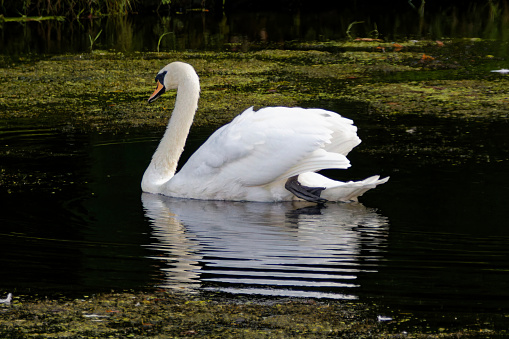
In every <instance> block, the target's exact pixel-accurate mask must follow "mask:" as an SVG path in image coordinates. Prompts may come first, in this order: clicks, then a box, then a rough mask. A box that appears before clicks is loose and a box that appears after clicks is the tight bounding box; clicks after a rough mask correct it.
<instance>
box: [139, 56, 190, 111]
mask: <svg viewBox="0 0 509 339" xmlns="http://www.w3.org/2000/svg"><path fill="white" fill-rule="evenodd" d="M186 80H195V81H198V75H197V74H196V71H195V70H194V68H193V66H191V65H189V64H186V63H184V62H180V61H175V62H172V63H169V64H168V65H166V66H165V67H163V68H162V69H161V70H160V71H159V72H158V73H157V75H156V79H155V81H156V90H155V91H154V93H152V95H151V96H150V98H148V102H149V103H150V102H152V101H154V100H156V99H157V98H159V97H160V96H161V95H162V94H163V93H164V92H166V91H167V90H170V89H177V88H178V86H179V85H180V84H182V83H183V82H184V81H186Z"/></svg>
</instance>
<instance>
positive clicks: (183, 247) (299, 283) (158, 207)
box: [142, 193, 388, 299]
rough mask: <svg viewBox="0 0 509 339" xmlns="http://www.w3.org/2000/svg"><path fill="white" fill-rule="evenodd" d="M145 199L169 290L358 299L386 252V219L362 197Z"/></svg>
mask: <svg viewBox="0 0 509 339" xmlns="http://www.w3.org/2000/svg"><path fill="white" fill-rule="evenodd" d="M142 201H143V206H144V208H145V214H146V216H147V217H148V218H149V220H150V223H151V226H152V229H153V231H152V235H153V237H154V243H153V244H151V245H150V248H151V249H152V250H153V251H154V253H155V254H154V255H153V256H152V257H153V258H154V259H157V260H160V261H163V262H164V268H162V271H163V273H164V277H163V278H162V281H161V283H160V286H161V287H164V288H186V289H190V290H198V289H206V290H217V291H223V292H230V293H249V294H263V295H277V296H301V297H327V298H341V299H354V298H356V296H355V294H354V293H355V292H354V289H352V288H356V287H359V283H358V277H359V274H360V273H362V272H376V268H377V265H378V261H379V260H380V259H381V258H382V257H383V254H384V252H385V250H384V248H385V246H386V237H387V234H388V222H387V218H385V217H383V216H381V215H380V214H378V213H377V212H376V211H374V210H372V209H369V208H366V207H365V206H363V205H362V204H358V203H350V204H330V205H327V206H326V207H320V206H316V205H309V203H306V202H303V203H295V202H294V203H290V202H288V203H252V202H231V201H201V200H188V199H178V198H171V197H165V196H162V195H155V194H148V193H144V194H143V195H142Z"/></svg>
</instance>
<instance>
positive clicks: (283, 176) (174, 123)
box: [141, 62, 389, 202]
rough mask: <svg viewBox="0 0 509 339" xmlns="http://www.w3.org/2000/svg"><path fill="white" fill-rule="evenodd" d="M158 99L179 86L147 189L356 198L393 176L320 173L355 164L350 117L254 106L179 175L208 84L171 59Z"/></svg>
mask: <svg viewBox="0 0 509 339" xmlns="http://www.w3.org/2000/svg"><path fill="white" fill-rule="evenodd" d="M156 82H157V88H156V90H155V91H154V93H153V94H152V95H151V96H150V98H149V99H148V102H152V101H154V100H155V99H157V98H158V97H159V96H160V95H161V94H163V93H164V92H165V91H166V90H169V89H177V98H176V101H175V108H174V110H173V113H172V115H171V118H170V121H169V123H168V127H167V128H166V132H165V133H164V136H163V138H162V139H161V142H160V143H159V146H158V147H157V150H156V151H155V153H154V155H153V157H152V161H151V162H150V165H149V166H148V168H147V169H146V171H145V173H144V175H143V179H142V182H141V187H142V190H143V191H144V192H148V193H158V194H163V195H167V196H172V197H181V198H192V199H202V200H237V201H264V202H271V201H289V200H294V199H305V200H308V201H313V202H325V201H350V200H356V198H357V197H358V196H360V195H362V194H363V193H364V192H366V191H367V190H369V189H371V188H374V187H376V185H379V184H383V183H385V182H386V181H387V180H388V179H389V178H388V177H387V178H384V179H380V177H379V176H373V177H370V178H367V179H364V180H362V181H356V182H353V181H349V182H341V181H335V180H331V179H329V178H326V177H324V176H322V175H320V174H317V173H315V172H316V171H319V170H322V169H326V168H341V169H345V168H348V167H350V162H349V161H348V159H347V158H346V155H347V154H348V152H350V150H352V148H354V147H355V146H357V145H358V144H359V143H360V142H361V140H360V139H359V138H358V137H357V133H356V132H357V128H356V127H355V126H354V125H353V122H352V121H351V120H349V119H346V118H343V117H341V116H340V115H339V114H337V113H334V112H330V111H326V110H322V109H303V108H287V107H268V108H263V109H260V110H258V111H253V109H252V108H248V109H247V110H246V111H244V113H242V114H241V115H239V116H237V117H236V118H235V119H233V120H232V121H231V122H230V123H229V124H227V125H225V126H223V127H221V128H220V129H218V130H217V131H216V132H215V133H214V134H212V135H211V136H210V138H209V139H208V140H207V141H206V142H205V143H204V144H203V145H202V146H201V147H200V148H199V149H198V150H197V151H196V152H195V153H194V154H193V155H192V156H191V157H190V158H189V160H188V161H187V163H186V164H185V165H184V166H183V167H182V168H181V170H180V171H179V172H178V173H175V172H176V169H177V162H178V160H179V158H180V155H181V154H182V151H183V150H184V144H185V142H186V138H187V135H188V133H189V129H190V127H191V124H192V122H193V118H194V114H195V112H196V109H197V107H198V98H199V94H200V83H199V79H198V75H197V74H196V72H195V70H194V68H193V67H192V66H191V65H189V64H186V63H182V62H173V63H170V64H168V65H167V66H166V67H164V68H163V69H162V70H160V71H159V73H158V74H157V76H156Z"/></svg>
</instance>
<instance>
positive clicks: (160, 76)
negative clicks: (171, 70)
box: [155, 71, 166, 85]
mask: <svg viewBox="0 0 509 339" xmlns="http://www.w3.org/2000/svg"><path fill="white" fill-rule="evenodd" d="M165 76H166V71H164V72H162V73H158V74H157V75H156V79H155V81H156V82H158V81H159V82H160V83H161V85H163V84H164V77H165Z"/></svg>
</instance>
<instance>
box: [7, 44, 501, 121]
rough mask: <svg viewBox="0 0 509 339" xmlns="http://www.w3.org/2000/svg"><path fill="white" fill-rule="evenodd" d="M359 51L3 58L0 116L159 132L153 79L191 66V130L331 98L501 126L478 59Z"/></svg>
mask: <svg viewBox="0 0 509 339" xmlns="http://www.w3.org/2000/svg"><path fill="white" fill-rule="evenodd" d="M345 44H346V43H345ZM345 44H344V45H345ZM350 44H353V43H350ZM362 44H363V46H364V47H363V48H360V47H359V48H358V49H359V50H356V51H355V50H348V51H345V52H342V53H340V52H329V51H323V50H262V51H255V52H248V53H233V52H230V53H228V52H224V53H211V52H203V53H200V52H188V53H143V54H141V53H140V54H132V55H123V54H118V53H109V52H105V51H96V52H94V53H92V54H86V55H69V56H58V57H53V58H42V59H39V60H37V59H35V60H22V59H20V60H17V61H12V60H11V61H8V60H1V61H0V66H1V67H0V85H1V86H2V92H1V94H0V107H1V113H0V118H1V119H2V120H4V121H7V122H9V120H11V119H18V118H28V119H38V121H39V123H43V124H47V125H53V126H58V125H69V124H70V125H72V126H76V127H77V128H79V129H85V130H90V129H91V130H118V129H120V130H121V129H125V128H139V127H143V126H145V127H155V126H160V125H164V124H165V123H166V121H167V118H168V114H169V113H170V112H171V109H172V105H173V101H172V100H173V97H174V95H175V94H171V93H170V95H166V98H165V99H164V100H160V101H158V102H156V103H155V104H153V105H148V104H146V101H145V99H146V98H147V96H148V95H149V93H150V92H151V91H152V87H153V77H154V74H156V72H157V71H158V70H159V69H160V68H162V67H163V66H164V65H165V64H166V63H168V62H170V61H173V60H183V61H187V62H189V63H191V64H193V66H194V67H195V68H196V70H197V72H198V74H199V75H200V78H201V86H202V92H201V99H200V108H199V110H198V114H197V118H196V125H205V124H210V123H211V122H212V123H213V124H221V123H225V122H227V121H229V120H230V119H231V118H232V117H234V116H235V115H237V114H238V113H240V112H242V111H243V110H244V109H246V108H248V107H250V106H255V107H259V106H270V105H284V106H297V105H299V106H309V105H311V104H312V103H313V102H314V101H316V100H317V99H320V100H326V99H337V98H345V100H347V101H357V102H359V103H365V104H368V105H370V106H371V109H372V111H374V112H376V113H379V114H435V115H440V116H445V117H447V116H451V115H452V116H457V117H466V118H471V117H483V116H484V117H490V118H507V110H506V108H507V102H508V95H507V84H508V83H507V82H508V79H509V78H508V77H504V76H503V75H499V74H493V73H490V72H489V65H491V64H493V63H495V61H493V62H492V63H488V64H487V63H486V61H487V59H486V58H483V57H482V56H470V59H471V60H474V63H475V62H476V61H477V62H478V64H479V66H478V67H477V68H476V67H475V65H473V63H472V62H469V65H468V67H467V66H462V65H463V64H464V61H463V60H453V59H452V58H453V57H454V55H447V53H446V52H444V51H443V50H442V49H438V48H437V47H436V46H434V45H431V47H429V49H431V52H436V54H430V56H429V57H428V58H430V59H423V55H426V53H428V52H427V51H426V48H425V47H426V46H427V45H426V44H420V45H417V46H419V48H416V47H415V45H416V44H412V45H411V46H412V48H414V49H415V50H416V51H414V52H412V51H410V50H409V48H408V49H405V50H401V51H396V50H395V49H394V48H392V50H391V51H388V48H389V47H387V48H386V47H383V48H384V49H383V50H382V49H379V48H382V47H381V46H379V45H384V44H382V43H379V42H370V43H369V44H371V47H366V45H367V44H368V42H362ZM428 44H429V43H428ZM404 45H405V43H402V44H400V46H404ZM451 45H452V43H451ZM442 48H443V49H445V48H447V47H442ZM451 49H452V50H453V51H455V50H456V49H457V47H454V48H452V47H451ZM424 52H426V53H424ZM431 55H436V56H435V57H433V56H431ZM444 55H447V57H445V56H444ZM431 58H432V59H431ZM488 61H489V60H488ZM451 70H452V71H451ZM461 72H463V73H461ZM476 73H477V74H476ZM478 73H482V74H480V75H479V76H480V78H479V77H478ZM473 77H474V78H475V79H472V78H473Z"/></svg>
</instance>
